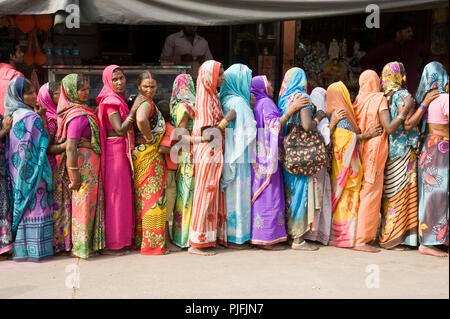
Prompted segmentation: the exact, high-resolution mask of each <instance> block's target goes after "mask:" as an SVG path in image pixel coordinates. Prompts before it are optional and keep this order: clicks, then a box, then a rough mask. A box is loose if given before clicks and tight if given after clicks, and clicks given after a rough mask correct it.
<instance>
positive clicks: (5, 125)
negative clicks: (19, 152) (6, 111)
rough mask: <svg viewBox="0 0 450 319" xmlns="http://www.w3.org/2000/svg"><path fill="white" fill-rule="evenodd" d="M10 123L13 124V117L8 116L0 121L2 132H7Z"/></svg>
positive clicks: (10, 126) (10, 125)
mask: <svg viewBox="0 0 450 319" xmlns="http://www.w3.org/2000/svg"><path fill="white" fill-rule="evenodd" d="M12 125H13V118H12V117H10V116H8V117H5V118H4V119H3V122H2V130H3V132H5V133H8V132H9V131H10V130H11V128H12Z"/></svg>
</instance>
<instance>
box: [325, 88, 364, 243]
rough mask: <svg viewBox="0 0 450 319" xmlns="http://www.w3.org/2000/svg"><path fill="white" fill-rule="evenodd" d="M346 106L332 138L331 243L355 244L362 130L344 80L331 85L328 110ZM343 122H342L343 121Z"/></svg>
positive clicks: (361, 171) (331, 111) (332, 110)
mask: <svg viewBox="0 0 450 319" xmlns="http://www.w3.org/2000/svg"><path fill="white" fill-rule="evenodd" d="M340 109H344V110H345V111H346V113H347V118H346V119H343V120H341V121H339V123H338V125H337V126H336V129H335V130H334V132H333V134H332V137H331V140H332V143H333V159H332V164H331V189H332V191H331V199H332V203H331V207H332V214H333V217H332V222H331V235H330V243H331V245H333V246H335V247H353V246H355V239H356V226H357V220H358V209H359V194H360V189H361V182H362V178H363V169H362V165H361V161H360V159H359V154H358V144H357V143H358V141H357V136H356V134H359V133H360V130H359V127H358V125H357V122H356V118H355V113H354V110H353V106H352V103H351V101H350V94H349V92H348V90H347V88H346V86H345V85H344V83H342V82H341V81H339V82H335V83H333V84H331V85H330V86H329V87H328V89H327V114H328V115H330V114H332V113H333V112H337V111H338V110H340ZM341 122H342V123H341Z"/></svg>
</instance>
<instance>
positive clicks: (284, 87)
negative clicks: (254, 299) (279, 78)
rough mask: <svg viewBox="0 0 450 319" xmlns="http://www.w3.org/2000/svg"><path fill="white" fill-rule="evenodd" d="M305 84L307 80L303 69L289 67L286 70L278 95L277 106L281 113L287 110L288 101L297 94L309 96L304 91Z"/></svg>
mask: <svg viewBox="0 0 450 319" xmlns="http://www.w3.org/2000/svg"><path fill="white" fill-rule="evenodd" d="M306 86H307V81H306V74H305V71H303V70H302V69H300V68H291V69H289V70H288V71H287V72H286V74H285V75H284V79H283V83H282V84H281V88H280V94H279V97H278V108H279V109H280V111H281V113H283V114H284V113H285V112H286V111H287V108H288V107H289V104H290V102H291V101H292V100H293V99H294V98H295V96H296V95H297V94H302V95H304V96H306V97H308V98H309V96H308V94H307V93H306Z"/></svg>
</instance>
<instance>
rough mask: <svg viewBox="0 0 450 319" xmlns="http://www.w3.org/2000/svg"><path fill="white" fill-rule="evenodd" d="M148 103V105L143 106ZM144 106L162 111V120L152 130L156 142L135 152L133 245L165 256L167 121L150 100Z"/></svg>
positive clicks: (144, 252) (141, 145) (153, 139)
mask: <svg viewBox="0 0 450 319" xmlns="http://www.w3.org/2000/svg"><path fill="white" fill-rule="evenodd" d="M142 104H144V105H142ZM142 104H141V106H140V107H150V108H151V111H150V116H152V114H153V113H154V112H157V114H158V122H157V124H156V126H155V128H154V129H153V130H152V142H150V143H147V144H138V145H136V146H135V148H134V151H133V155H132V158H133V166H134V194H135V212H136V216H135V218H136V219H135V225H136V229H135V237H134V240H133V246H134V248H136V249H140V251H141V254H142V255H164V252H165V248H164V246H165V231H166V199H165V196H164V184H165V182H166V173H167V167H166V162H165V161H164V157H163V155H162V154H161V153H159V152H158V148H159V144H160V143H161V140H162V139H163V137H164V132H165V129H166V123H165V122H164V118H163V116H162V114H161V113H160V112H159V110H158V108H157V107H156V106H155V105H154V104H153V102H151V101H150V100H147V101H146V102H143V103H142Z"/></svg>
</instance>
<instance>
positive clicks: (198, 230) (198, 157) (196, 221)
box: [189, 60, 227, 248]
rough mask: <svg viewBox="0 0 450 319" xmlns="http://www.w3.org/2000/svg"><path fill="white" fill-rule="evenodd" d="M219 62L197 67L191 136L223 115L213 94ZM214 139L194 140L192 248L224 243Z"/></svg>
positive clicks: (219, 158) (219, 161) (219, 152)
mask: <svg viewBox="0 0 450 319" xmlns="http://www.w3.org/2000/svg"><path fill="white" fill-rule="evenodd" d="M220 66H221V64H220V63H219V62H217V61H214V60H210V61H206V62H204V63H203V64H202V65H201V67H200V68H199V72H198V74H199V75H198V78H197V91H196V99H195V120H194V128H193V131H192V133H193V135H194V136H197V137H201V136H202V133H203V132H202V129H203V128H206V127H213V126H217V125H219V122H220V121H221V120H222V118H223V113H222V107H221V106H220V100H219V97H218V95H217V79H218V77H219V72H220ZM222 135H223V134H222ZM214 140H216V141H215V142H214V141H213V142H212V143H196V144H194V165H195V182H194V205H193V208H192V219H191V226H190V233H189V244H190V245H191V246H192V247H196V248H206V247H211V246H215V245H216V243H217V242H218V243H220V244H223V245H226V243H227V238H226V231H227V227H226V222H227V221H226V215H225V207H224V204H225V203H224V194H223V192H222V191H221V190H220V187H219V181H220V176H221V174H222V166H223V138H222V140H220V139H216V138H214ZM217 143H219V144H218V145H217Z"/></svg>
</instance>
